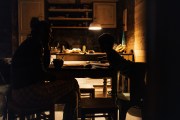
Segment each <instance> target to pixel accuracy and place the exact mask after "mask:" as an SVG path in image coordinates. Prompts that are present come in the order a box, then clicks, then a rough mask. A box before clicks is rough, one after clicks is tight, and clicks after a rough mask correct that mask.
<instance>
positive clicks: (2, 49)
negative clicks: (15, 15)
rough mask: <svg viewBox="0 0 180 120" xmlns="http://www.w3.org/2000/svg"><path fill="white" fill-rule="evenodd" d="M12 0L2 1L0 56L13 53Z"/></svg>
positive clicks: (0, 4)
mask: <svg viewBox="0 0 180 120" xmlns="http://www.w3.org/2000/svg"><path fill="white" fill-rule="evenodd" d="M9 3H11V0H3V1H1V3H0V58H3V57H9V56H11V54H12V46H11V45H12V44H11V39H12V30H11V28H12V26H11V18H12V16H11V15H12V14H11V8H12V7H11V4H9Z"/></svg>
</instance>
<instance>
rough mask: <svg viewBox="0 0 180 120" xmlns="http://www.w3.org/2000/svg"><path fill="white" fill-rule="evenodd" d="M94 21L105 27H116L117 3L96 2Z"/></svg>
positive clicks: (94, 5)
mask: <svg viewBox="0 0 180 120" xmlns="http://www.w3.org/2000/svg"><path fill="white" fill-rule="evenodd" d="M93 21H95V22H97V23H100V24H101V26H102V27H103V28H116V3H115V2H112V3H110V2H94V4H93Z"/></svg>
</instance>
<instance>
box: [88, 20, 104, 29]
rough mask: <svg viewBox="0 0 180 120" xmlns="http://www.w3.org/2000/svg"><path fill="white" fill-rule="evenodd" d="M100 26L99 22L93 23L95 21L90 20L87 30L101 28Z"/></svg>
mask: <svg viewBox="0 0 180 120" xmlns="http://www.w3.org/2000/svg"><path fill="white" fill-rule="evenodd" d="M101 29H102V27H101V25H100V24H98V23H95V22H92V23H91V24H90V25H89V30H101Z"/></svg>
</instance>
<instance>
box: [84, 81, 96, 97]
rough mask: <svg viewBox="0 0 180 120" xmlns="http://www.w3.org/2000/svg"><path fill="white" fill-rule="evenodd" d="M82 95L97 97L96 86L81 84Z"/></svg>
mask: <svg viewBox="0 0 180 120" xmlns="http://www.w3.org/2000/svg"><path fill="white" fill-rule="evenodd" d="M80 92H81V97H82V98H83V97H90V98H94V97H95V88H94V86H93V85H90V84H80Z"/></svg>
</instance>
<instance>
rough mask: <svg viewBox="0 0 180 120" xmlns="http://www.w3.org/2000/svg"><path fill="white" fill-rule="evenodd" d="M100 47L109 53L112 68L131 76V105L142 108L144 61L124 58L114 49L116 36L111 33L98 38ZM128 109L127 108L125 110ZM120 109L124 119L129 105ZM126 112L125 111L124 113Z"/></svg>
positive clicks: (108, 57) (121, 117)
mask: <svg viewBox="0 0 180 120" xmlns="http://www.w3.org/2000/svg"><path fill="white" fill-rule="evenodd" d="M98 41H99V44H100V47H101V49H102V51H104V52H105V53H106V55H107V59H108V61H109V63H110V67H111V69H112V70H115V71H120V74H122V75H124V76H126V77H128V78H130V80H131V82H130V83H131V85H130V89H131V90H130V94H131V95H130V99H131V103H130V104H129V105H130V106H133V105H137V106H139V107H141V108H142V106H143V100H144V92H145V81H144V79H145V73H146V70H145V69H146V66H145V64H144V63H142V62H133V61H130V60H126V59H124V58H123V57H122V56H121V55H120V54H119V53H118V52H117V51H115V50H114V49H113V45H114V43H115V38H114V37H113V36H112V35H111V34H109V33H103V34H102V35H100V36H99V38H98ZM125 109H126V110H125ZM125 109H124V108H123V110H120V112H121V116H120V119H122V120H124V119H125V115H126V112H127V110H128V107H127V108H126V107H125ZM123 112H124V113H123Z"/></svg>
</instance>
